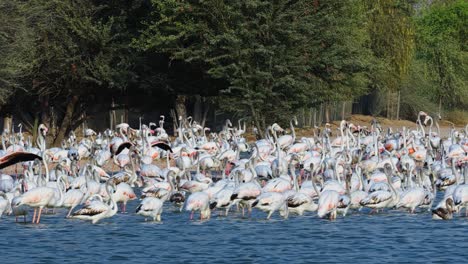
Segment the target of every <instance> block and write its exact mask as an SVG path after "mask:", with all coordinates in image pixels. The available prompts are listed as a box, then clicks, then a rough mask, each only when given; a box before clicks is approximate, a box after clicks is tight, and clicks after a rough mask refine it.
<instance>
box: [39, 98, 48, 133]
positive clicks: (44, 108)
mask: <svg viewBox="0 0 468 264" xmlns="http://www.w3.org/2000/svg"><path fill="white" fill-rule="evenodd" d="M49 113H50V108H49V96H48V95H46V96H44V97H42V99H41V122H42V124H44V125H46V126H47V127H50V114H49Z"/></svg>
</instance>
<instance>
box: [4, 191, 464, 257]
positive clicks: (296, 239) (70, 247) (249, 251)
mask: <svg viewBox="0 0 468 264" xmlns="http://www.w3.org/2000/svg"><path fill="white" fill-rule="evenodd" d="M138 203H139V201H137V200H135V201H131V202H130V203H129V204H128V205H127V209H128V211H129V213H128V214H120V213H118V214H117V215H115V216H114V217H112V218H110V219H104V220H103V221H102V222H100V223H98V224H96V225H93V224H91V223H90V222H84V221H80V220H70V219H64V218H63V217H64V216H65V210H60V211H59V212H58V213H57V214H56V215H43V218H42V219H41V224H40V225H33V224H30V223H27V224H23V223H15V222H14V217H3V218H2V219H1V220H0V234H1V239H0V249H1V251H0V255H1V257H0V263H106V262H115V263H129V262H132V263H160V262H162V263H164V262H166V263H287V262H291V263H311V262H332V263H337V262H340V263H350V262H355V263H376V262H378V263H395V262H412V263H415V262H416V263H447V262H460V263H466V262H467V259H468V252H467V251H466V248H467V246H468V240H467V239H466V230H467V229H468V219H467V218H464V217H458V216H456V217H455V219H454V220H451V221H436V220H432V219H431V215H430V214H429V213H428V212H427V211H424V212H419V213H417V214H413V215H410V214H408V213H407V212H403V211H398V210H391V211H387V212H383V213H379V214H376V215H369V214H368V213H369V211H368V210H363V211H362V212H351V213H350V214H349V215H348V216H346V217H344V218H343V217H342V216H338V219H337V220H336V221H333V222H330V221H327V220H323V219H319V218H317V216H316V213H312V212H309V213H306V214H305V215H304V216H295V215H291V216H290V218H289V219H287V220H283V219H282V218H280V217H279V215H278V214H277V213H275V215H274V217H272V219H271V220H269V221H267V220H265V217H266V214H265V213H263V212H260V211H257V210H254V212H253V214H252V217H251V218H242V216H241V215H240V214H238V213H233V214H231V215H230V216H228V217H219V216H217V213H213V215H212V218H211V220H209V221H203V222H200V221H199V220H198V221H190V220H189V219H188V218H189V214H188V213H186V212H183V213H180V212H178V211H177V210H176V208H175V207H173V206H172V205H170V204H167V205H166V207H165V208H164V212H163V216H162V217H163V219H162V220H163V222H162V223H153V222H145V221H144V218H143V217H141V216H138V215H135V214H134V213H133V212H134V209H135V208H136V206H137V204H138ZM196 216H198V215H196Z"/></svg>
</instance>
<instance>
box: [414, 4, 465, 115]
mask: <svg viewBox="0 0 468 264" xmlns="http://www.w3.org/2000/svg"><path fill="white" fill-rule="evenodd" d="M417 25H418V31H417V33H418V34H417V45H418V52H417V55H418V58H420V59H422V60H424V61H426V62H427V63H428V65H429V68H430V69H431V72H432V74H433V76H434V79H435V80H436V82H437V89H436V91H435V94H434V97H435V98H434V99H435V100H436V101H438V103H439V113H440V111H441V108H442V104H443V106H444V107H446V108H449V109H450V108H453V107H465V108H466V107H467V106H468V103H467V102H468V82H467V80H468V79H467V78H468V76H467V74H466V73H467V72H468V42H467V36H468V2H466V1H463V0H456V1H436V2H434V3H432V4H431V5H429V6H428V7H427V8H425V9H423V10H422V12H421V14H420V15H419V16H418V17H417Z"/></svg>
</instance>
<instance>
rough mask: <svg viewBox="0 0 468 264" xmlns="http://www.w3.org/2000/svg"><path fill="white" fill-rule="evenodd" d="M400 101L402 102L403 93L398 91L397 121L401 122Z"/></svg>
mask: <svg viewBox="0 0 468 264" xmlns="http://www.w3.org/2000/svg"><path fill="white" fill-rule="evenodd" d="M400 100H401V91H400V90H398V101H397V112H396V119H397V120H400Z"/></svg>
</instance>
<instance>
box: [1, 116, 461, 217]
mask: <svg viewBox="0 0 468 264" xmlns="http://www.w3.org/2000/svg"><path fill="white" fill-rule="evenodd" d="M140 123H141V122H140ZM176 123H177V124H176V126H177V128H176V133H177V137H175V138H174V139H173V140H171V138H170V137H169V136H168V134H167V133H166V131H165V129H164V117H163V116H161V120H160V121H159V124H155V123H150V124H148V125H145V124H140V127H139V128H138V129H133V128H131V127H130V126H129V125H128V124H126V123H122V124H119V125H117V126H116V129H115V131H113V130H111V129H107V130H106V131H104V132H102V133H96V132H95V131H93V130H92V129H85V130H84V131H83V134H84V136H83V139H81V140H80V141H78V139H77V137H76V135H75V134H74V133H73V132H72V133H70V135H69V137H68V138H67V139H66V140H64V142H63V143H62V146H61V147H60V148H58V147H53V148H47V147H46V135H47V131H48V129H47V127H46V126H44V125H40V126H39V127H38V133H37V140H36V142H35V143H36V145H37V146H34V144H33V143H32V141H31V138H30V137H29V138H28V139H25V138H24V136H23V133H22V132H21V131H19V132H18V133H11V132H10V133H8V132H4V133H3V134H2V145H3V150H1V151H0V169H3V168H6V167H8V166H16V170H14V171H16V173H15V174H14V175H7V174H4V173H2V174H1V175H0V217H1V216H2V215H7V216H8V215H11V216H14V217H16V221H18V217H21V216H22V217H23V218H24V222H26V217H27V215H28V214H31V211H33V213H32V223H36V224H38V223H40V221H41V214H42V213H43V211H53V212H55V210H59V208H66V209H68V212H67V213H66V218H75V219H81V220H89V221H91V222H92V223H97V222H98V221H100V220H102V219H104V218H110V217H112V216H114V215H115V214H116V213H117V211H118V210H119V208H118V203H121V208H120V210H121V212H122V213H125V212H126V210H127V208H126V205H127V202H128V201H129V200H134V199H137V198H138V197H137V195H136V193H141V196H140V197H139V199H140V200H141V202H140V203H139V205H138V207H137V208H136V210H135V212H136V214H137V215H140V216H143V217H144V218H145V221H146V220H147V219H151V220H153V221H161V216H162V214H163V206H164V204H165V203H172V204H173V206H175V207H178V208H180V210H181V211H182V210H185V211H188V212H190V219H193V217H194V213H196V212H197V211H198V212H199V213H200V219H201V220H207V219H210V217H211V216H212V215H218V217H221V216H228V214H229V212H230V211H234V210H237V211H240V212H241V213H242V216H243V217H244V216H245V211H247V214H249V215H250V214H251V212H252V210H253V209H255V208H256V209H259V210H262V211H264V212H266V213H267V219H270V217H271V216H272V214H274V213H275V212H279V214H280V216H282V217H284V218H287V217H288V216H289V215H291V214H295V215H299V216H301V215H303V214H304V213H309V212H316V214H317V215H318V217H320V218H325V219H330V220H333V219H336V218H337V217H338V215H340V217H341V216H343V217H344V216H346V215H347V214H352V213H353V211H356V210H361V209H362V208H364V207H367V208H371V211H370V213H379V211H382V210H389V209H393V210H395V209H399V210H408V212H409V213H415V212H424V211H428V212H432V216H433V218H434V219H445V220H446V219H451V218H452V217H453V216H454V214H455V213H458V214H459V215H460V214H461V211H462V209H464V210H465V214H466V215H468V154H467V153H468V125H467V126H466V127H465V128H464V130H462V131H457V130H456V129H454V128H453V127H452V129H451V132H450V135H449V136H448V137H447V138H442V137H441V135H440V129H439V126H438V124H437V121H435V120H434V119H433V118H432V117H431V116H429V115H428V114H426V113H424V112H420V113H419V114H418V119H417V121H416V128H415V129H414V130H411V129H407V128H405V127H403V128H402V129H401V130H399V131H392V129H388V130H387V131H385V130H383V129H382V128H381V126H380V124H379V123H378V122H375V121H373V122H372V123H371V124H370V126H369V127H361V126H356V125H354V124H352V123H350V122H347V121H344V120H343V121H341V123H340V127H339V129H338V133H337V136H335V137H332V132H333V131H332V129H331V126H330V125H329V124H327V125H326V126H325V127H324V128H323V129H322V130H318V129H316V130H314V132H313V135H311V136H310V137H302V138H300V139H299V138H296V134H295V129H294V125H295V124H297V120H295V118H293V119H292V120H291V121H290V133H289V134H287V133H286V132H285V130H284V129H283V128H282V127H281V126H280V125H278V124H276V123H275V124H272V125H271V126H268V128H267V129H266V131H265V138H259V137H257V138H258V140H256V141H255V142H251V143H248V142H247V140H246V139H245V138H244V136H245V132H246V126H245V123H244V124H243V126H242V123H241V121H239V124H238V126H233V125H232V123H231V122H230V121H229V120H227V121H226V124H225V125H224V127H223V129H222V130H221V131H220V132H218V133H214V132H211V131H210V129H209V128H205V127H202V126H200V125H199V124H198V123H196V122H192V120H191V118H187V119H182V118H179V120H178V122H176ZM434 126H435V127H437V131H435V129H434V130H433V127H434ZM426 129H428V131H426ZM257 132H258V131H257ZM241 154H242V156H246V158H241ZM156 159H162V160H163V161H165V166H161V167H160V166H157V165H155V164H154V163H153V161H154V160H156ZM163 164H164V162H163ZM106 165H107V166H106ZM110 166H112V167H113V168H114V170H113V171H117V172H114V173H109V172H107V171H106V170H105V168H109V167H110ZM18 167H19V168H20V169H18ZM116 167H118V168H119V169H118V170H117V169H116ZM11 171H13V170H11ZM18 171H20V172H18ZM137 188H138V190H139V192H135V191H136V190H137ZM437 191H443V192H444V194H443V198H442V200H441V201H440V202H439V203H438V204H435V205H433V204H434V201H435V198H436V192H437ZM213 210H217V211H218V213H217V214H216V213H213V212H212V211H213ZM64 214H65V212H64Z"/></svg>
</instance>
